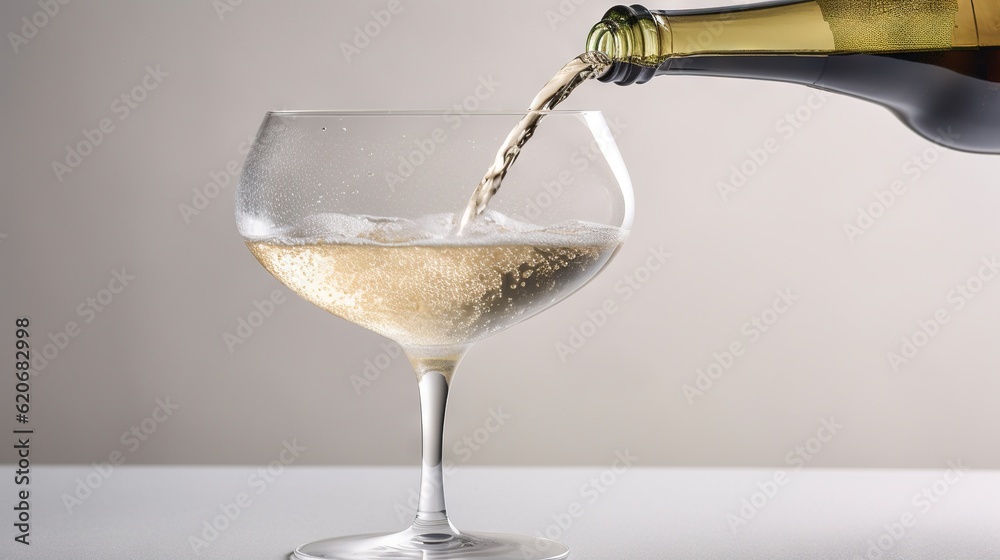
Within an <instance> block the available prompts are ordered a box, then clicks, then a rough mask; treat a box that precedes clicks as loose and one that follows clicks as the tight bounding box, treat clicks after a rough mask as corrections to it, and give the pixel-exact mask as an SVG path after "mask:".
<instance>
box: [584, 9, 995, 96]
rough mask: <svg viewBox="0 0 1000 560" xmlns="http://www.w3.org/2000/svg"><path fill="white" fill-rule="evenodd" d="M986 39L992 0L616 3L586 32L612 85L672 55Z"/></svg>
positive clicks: (922, 46)
mask: <svg viewBox="0 0 1000 560" xmlns="http://www.w3.org/2000/svg"><path fill="white" fill-rule="evenodd" d="M974 2H975V6H973V3H974ZM977 16H978V17H977ZM992 45H1000V2H998V1H997V0H896V1H894V2H893V1H891V0H890V2H888V3H886V2H884V1H876V0H798V1H791V2H787V1H786V2H768V3H764V4H753V5H749V6H738V7H733V8H723V9H716V10H689V11H650V10H647V9H646V8H643V7H642V6H637V5H636V6H631V7H626V6H616V7H614V8H612V9H611V10H609V11H608V12H607V13H606V14H605V15H604V18H603V19H602V21H601V22H599V23H598V24H597V25H595V26H594V27H593V29H591V31H590V34H589V35H588V37H587V49H588V50H596V51H600V52H603V53H604V54H606V55H608V57H609V58H611V59H612V60H613V61H614V64H613V65H612V67H611V68H610V69H609V70H608V71H607V72H606V73H605V74H604V75H603V76H601V78H600V79H601V81H605V82H615V83H618V84H630V83H634V82H639V83H642V82H645V81H648V80H649V79H651V78H652V77H653V76H654V75H655V74H657V73H658V72H657V70H658V69H660V70H661V72H662V68H661V67H664V66H665V65H667V64H668V63H669V62H670V61H671V60H672V59H677V58H684V57H695V56H715V55H732V56H753V55H796V56H803V55H813V56H822V55H829V54H846V53H897V52H913V51H933V50H948V49H961V48H976V47H978V46H992Z"/></svg>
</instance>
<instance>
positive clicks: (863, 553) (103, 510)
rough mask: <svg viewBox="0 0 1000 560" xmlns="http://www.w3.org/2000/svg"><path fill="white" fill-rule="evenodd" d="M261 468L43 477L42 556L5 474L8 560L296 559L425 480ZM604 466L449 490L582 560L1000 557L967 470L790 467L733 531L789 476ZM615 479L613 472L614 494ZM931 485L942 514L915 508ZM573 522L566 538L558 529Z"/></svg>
mask: <svg viewBox="0 0 1000 560" xmlns="http://www.w3.org/2000/svg"><path fill="white" fill-rule="evenodd" d="M609 464H610V463H609ZM4 469H5V470H6V471H7V472H8V473H10V472H12V471H13V467H12V466H11V465H5V466H4ZM257 470H258V469H257V468H246V467H136V466H122V467H117V468H115V469H114V471H113V472H112V473H111V475H110V477H108V478H107V479H105V480H103V482H101V483H100V486H99V487H98V488H97V489H96V490H94V491H93V493H92V494H91V495H90V496H89V497H87V498H86V499H85V500H82V501H81V503H79V504H77V505H75V506H74V507H73V511H72V512H69V511H68V510H67V507H66V505H64V503H63V502H64V500H65V498H64V497H63V495H64V494H66V495H68V496H72V495H73V493H74V491H75V489H76V487H77V485H78V482H77V480H78V479H80V481H81V482H83V481H84V480H85V479H86V477H87V476H88V475H90V482H92V483H96V481H97V477H98V476H99V475H98V474H96V473H95V471H94V469H93V467H81V466H41V467H34V466H33V467H32V478H31V486H30V492H31V533H30V542H31V545H30V546H23V545H20V544H17V543H15V542H14V540H13V539H14V536H15V535H14V530H13V527H12V519H13V513H12V504H13V502H14V497H15V486H14V484H13V476H10V477H7V476H5V477H4V479H5V480H6V481H7V482H6V483H5V484H3V488H4V490H5V491H4V493H3V497H2V504H0V505H2V506H3V507H2V510H3V511H5V512H6V513H5V514H3V516H2V521H3V523H2V524H3V526H4V527H5V529H4V534H5V536H4V542H3V544H2V545H0V558H4V559H18V560H20V559H34V558H45V559H55V558H67V559H73V560H90V559H94V560H97V559H101V560H109V559H118V558H122V559H125V558H128V559H133V558H135V559H161V558H162V559H168V558H169V559H178V558H220V559H241V560H243V559H251V558H252V559H275V560H278V559H284V558H287V556H288V554H289V552H290V551H291V550H292V549H293V548H294V547H295V546H296V545H297V544H300V543H303V542H307V541H311V540H317V539H320V538H325V537H330V536H335V535H341V534H352V533H367V532H379V531H388V530H396V529H402V528H403V527H404V525H405V522H403V521H401V516H403V515H406V513H405V510H407V509H408V506H407V504H406V502H407V498H408V495H409V492H410V490H411V489H415V487H416V485H417V474H418V473H417V470H416V469H415V468H401V467H350V468H347V467H288V468H284V469H283V471H282V472H280V474H278V475H277V476H276V477H271V479H270V481H269V482H268V481H266V480H265V479H263V478H260V477H259V476H258V477H257V478H255V479H251V476H257V475H255V472H256V471H257ZM604 470H605V469H603V468H599V467H574V468H473V467H462V468H461V469H458V470H457V471H456V472H454V473H453V474H452V475H451V476H449V477H448V480H447V483H448V492H447V493H448V500H449V511H450V513H451V516H452V520H453V522H454V523H455V525H456V526H458V527H459V528H460V529H466V530H480V531H482V530H486V531H492V532H515V533H527V534H534V533H535V532H536V531H539V530H542V531H544V530H545V529H546V528H547V527H548V528H549V530H550V531H551V532H553V533H561V534H559V536H558V540H560V541H562V542H563V543H565V544H567V545H569V546H570V548H571V550H572V552H571V554H570V558H571V559H573V560H590V559H593V560H598V559H600V560H616V559H619V558H622V559H625V558H635V559H645V558H649V559H673V558H683V559H698V558H713V559H714V558H740V559H757V558H760V559H764V558H767V559H773V558H790V559H791V558H794V559H806V558H831V559H845V560H853V559H856V558H878V557H879V556H878V554H877V553H876V551H874V550H869V549H870V548H871V547H872V546H877V544H875V543H874V541H875V540H876V539H878V538H879V536H880V534H881V535H882V543H883V545H888V547H889V548H888V550H887V551H878V552H881V558H886V559H889V558H906V559H913V558H926V559H934V560H949V559H986V558H990V559H1000V472H991V471H968V472H966V473H965V474H964V476H962V477H961V478H960V479H958V480H955V477H954V476H952V477H951V479H952V481H953V482H954V484H949V483H948V482H946V481H945V478H944V475H945V471H925V470H920V471H895V470H799V471H786V474H787V475H788V479H787V482H786V484H784V485H783V486H781V487H779V490H778V491H777V493H776V494H775V495H774V497H773V498H771V499H769V500H768V502H767V503H766V505H764V506H763V508H761V509H760V510H759V511H758V512H757V513H756V515H754V516H753V517H752V519H750V521H749V522H748V523H747V524H746V525H740V526H739V527H738V528H737V530H736V531H735V532H734V531H733V530H732V529H731V527H730V522H729V521H728V520H727V515H728V514H729V513H733V514H734V515H739V509H740V505H741V500H742V499H744V498H746V499H747V500H750V499H751V498H753V494H754V492H756V491H757V485H758V483H759V482H762V481H765V480H769V479H772V477H773V476H774V475H775V472H776V471H775V470H773V469H652V468H641V467H633V468H631V469H628V470H626V471H625V472H623V473H621V474H619V475H616V476H615V477H614V478H615V480H614V481H613V483H612V484H610V485H608V486H606V487H605V486H602V487H603V488H604V492H603V493H601V492H600V491H597V492H593V491H592V490H595V489H596V487H594V486H588V487H587V488H584V486H585V485H589V484H590V482H588V481H589V480H590V479H593V478H599V477H600V476H601V473H602V471H604ZM611 478H612V477H611V476H610V474H607V473H605V475H604V480H605V482H607V481H609V480H611ZM935 484H936V489H937V491H938V493H942V492H944V494H943V496H941V497H937V496H936V495H935V493H934V489H935ZM924 488H928V489H930V490H929V491H930V493H931V495H932V496H934V497H935V499H936V502H931V501H930V500H929V499H921V498H918V500H917V501H914V496H919V494H920V492H921V490H922V489H924ZM240 493H246V494H247V497H248V498H249V499H250V504H249V506H247V507H242V508H239V516H238V517H236V519H235V520H233V521H232V522H230V523H229V526H228V527H227V528H225V529H224V530H223V531H221V532H220V533H219V534H218V536H217V537H216V538H215V540H214V541H212V542H211V543H209V544H208V547H207V548H203V549H201V550H200V551H199V553H198V554H196V553H195V551H194V549H193V547H192V544H191V537H192V536H201V535H202V531H203V529H204V525H203V523H204V522H211V521H212V519H213V518H214V517H215V516H218V515H222V514H221V510H220V505H222V504H226V503H231V502H233V501H234V500H235V499H236V497H237V495H238V494H240ZM81 494H83V492H81ZM595 495H596V496H598V497H596V498H595V497H594V496H595ZM757 501H758V503H759V502H760V501H761V497H760V496H758V497H757ZM573 502H577V503H578V504H579V509H573V511H574V512H577V513H579V511H580V510H582V514H580V515H579V516H578V517H576V518H573V517H571V516H568V514H567V512H568V511H570V505H571V504H572V503H573ZM244 503H245V502H244ZM230 510H231V511H232V508H230ZM560 514H564V515H562V516H561V517H562V521H563V524H564V525H567V527H566V528H565V529H562V528H559V527H558V525H556V523H555V521H554V519H557V518H559V517H560ZM906 514H910V515H912V516H913V517H912V522H911V523H910V525H911V526H910V527H904V529H905V533H903V534H901V535H900V536H899V537H898V538H897V537H891V536H889V535H888V533H886V528H885V526H886V524H890V525H891V524H893V523H897V524H898V523H899V522H900V520H901V519H902V518H903V517H904V516H905V515H906ZM553 516H556V517H555V518H554V517H553ZM567 518H569V519H572V521H571V522H570V523H567V522H566V521H567ZM907 519H908V520H909V518H907ZM220 525H222V524H221V523H220ZM896 532H897V534H898V533H899V530H898V527H897V531H896ZM870 541H871V542H870Z"/></svg>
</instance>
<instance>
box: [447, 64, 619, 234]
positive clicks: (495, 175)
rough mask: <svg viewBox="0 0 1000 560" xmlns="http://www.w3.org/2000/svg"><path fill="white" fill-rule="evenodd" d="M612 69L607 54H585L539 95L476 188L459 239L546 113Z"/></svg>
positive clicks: (564, 68) (558, 74) (509, 135)
mask: <svg viewBox="0 0 1000 560" xmlns="http://www.w3.org/2000/svg"><path fill="white" fill-rule="evenodd" d="M609 66H611V59H609V58H608V57H607V56H606V55H605V54H604V53H601V52H597V51H590V52H585V53H583V54H581V55H580V56H578V57H576V58H574V59H573V60H571V61H570V62H569V63H568V64H567V65H565V66H563V67H562V69H561V70H559V72H557V73H556V75H555V76H553V77H552V79H551V80H549V81H548V83H546V84H545V86H544V87H542V89H541V91H539V92H538V95H536V96H535V98H534V99H533V100H532V101H531V105H530V106H529V107H528V112H527V113H526V114H525V115H524V117H522V118H521V120H520V122H518V123H517V126H515V127H514V128H513V129H512V130H511V131H510V134H508V135H507V139H506V140H504V143H503V144H502V145H501V146H500V150H498V151H497V155H496V158H495V159H494V160H493V164H492V165H490V168H489V169H488V170H487V171H486V175H485V176H483V180H482V181H480V183H479V186H478V187H476V190H475V192H474V193H473V194H472V199H471V200H469V205H468V206H467V207H466V209H465V212H464V213H463V214H462V220H461V222H459V226H458V234H459V235H461V234H462V230H464V229H465V226H466V225H467V224H468V223H469V222H470V221H471V220H473V219H474V218H475V217H476V216H478V215H479V214H481V213H482V212H483V210H485V209H486V205H487V204H489V202H490V199H491V198H493V195H495V194H496V193H497V191H498V190H500V183H501V182H503V178H504V176H505V175H507V171H508V170H509V169H510V166H511V165H513V164H514V160H516V159H517V156H518V154H520V153H521V147H522V146H524V144H525V142H527V141H528V139H529V138H531V136H532V135H533V134H534V133H535V129H536V128H538V123H539V122H540V121H541V120H542V117H544V116H545V111H548V110H551V109H554V108H555V107H556V105H559V104H560V103H562V102H563V100H564V99H566V98H567V97H569V94H570V93H572V91H573V90H574V89H576V87H577V86H579V85H580V84H582V83H583V82H585V81H587V80H588V79H590V78H593V77H597V76H600V75H601V74H603V73H604V72H606V71H607V69H608V67H609Z"/></svg>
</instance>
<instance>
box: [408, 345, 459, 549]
mask: <svg viewBox="0 0 1000 560" xmlns="http://www.w3.org/2000/svg"><path fill="white" fill-rule="evenodd" d="M460 357H461V354H459V355H458V356H455V357H446V358H442V357H433V358H424V357H420V358H418V357H414V356H411V357H410V362H411V363H412V364H413V367H414V369H415V370H416V373H417V388H418V390H419V391H420V431H421V438H422V448H421V456H422V459H421V468H420V499H419V501H418V505H417V515H416V519H414V521H413V525H412V530H414V531H416V532H418V533H421V534H422V535H421V536H422V537H423V539H426V540H438V539H446V538H450V537H452V536H455V535H457V534H458V530H457V529H455V527H453V526H452V525H451V522H449V521H448V511H447V508H446V507H445V501H444V469H443V462H442V455H443V448H444V417H445V409H446V407H447V404H448V386H449V384H450V383H451V377H452V374H454V372H455V367H456V366H457V365H458V360H459V359H460Z"/></svg>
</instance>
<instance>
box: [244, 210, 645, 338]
mask: <svg viewBox="0 0 1000 560" xmlns="http://www.w3.org/2000/svg"><path fill="white" fill-rule="evenodd" d="M457 221H458V220H457V216H455V215H450V214H438V215H431V216H425V217H422V218H419V219H404V218H382V217H375V216H346V215H340V214H323V215H318V216H312V217H310V218H307V219H305V220H303V221H302V222H301V225H300V226H299V227H297V228H296V229H295V230H290V231H286V232H284V233H283V234H282V235H281V236H278V237H272V238H262V239H257V240H248V241H247V245H248V247H249V248H250V250H251V251H252V252H253V254H254V256H256V257H257V259H258V260H259V261H260V262H261V264H263V265H264V267H265V268H267V269H268V270H269V271H270V272H271V273H272V274H273V275H274V276H275V277H276V278H278V279H279V280H280V281H281V282H283V283H284V284H285V285H287V286H288V287H289V288H291V289H292V290H294V291H295V292H296V293H298V294H299V295H300V296H302V297H303V298H305V299H306V300H308V301H310V302H312V303H314V304H316V305H317V306H319V307H321V308H323V309H325V310H327V311H329V312H331V313H333V314H335V315H337V316H339V317H342V318H344V319H347V320H348V321H351V322H353V323H355V324H358V325H360V326H363V327H366V328H368V329H370V330H373V331H375V332H377V333H379V334H381V335H384V336H386V337H388V338H391V339H393V340H395V341H396V342H398V343H399V344H400V345H402V346H404V347H408V348H413V347H436V346H441V347H445V346H448V347H454V346H465V345H467V344H470V343H472V342H474V341H476V340H479V339H482V338H484V337H486V336H489V335H490V334H494V333H496V332H499V331H500V330H503V329H505V328H507V327H509V326H511V325H513V324H515V323H517V322H519V321H521V320H523V319H525V318H527V317H529V316H531V315H534V314H535V313H537V312H539V311H541V310H543V309H545V308H547V307H549V306H551V305H552V304H554V303H555V302H557V301H559V300H561V299H562V298H564V297H566V296H567V295H569V294H570V293H572V292H573V291H575V290H576V289H578V288H579V287H581V286H582V285H583V284H585V283H586V282H587V281H588V280H590V279H591V278H592V277H593V276H594V275H595V274H597V272H598V271H600V269H601V268H602V267H603V266H604V265H605V264H606V263H607V262H608V260H610V258H611V256H612V255H613V254H614V252H615V251H616V250H617V249H618V247H619V246H620V245H621V244H622V243H623V242H624V240H625V237H626V236H627V232H626V231H625V230H623V229H621V228H616V227H611V226H605V225H599V224H593V223H589V222H581V221H567V222H563V223H560V224H556V225H551V226H545V227H541V226H535V225H531V224H525V223H521V222H517V221H515V220H512V219H510V218H507V217H506V216H503V215H501V214H498V213H496V212H486V213H485V214H484V215H483V216H481V217H480V219H477V220H476V221H475V223H474V224H470V225H469V227H467V228H466V230H465V231H464V232H463V234H462V236H461V237H457V236H456V235H455V234H454V229H455V228H454V226H455V223H456V222H457Z"/></svg>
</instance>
